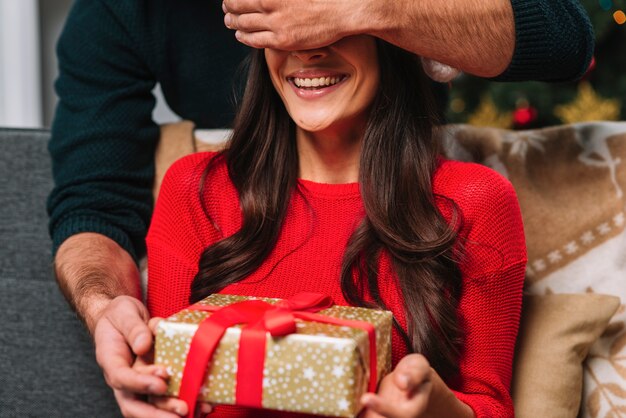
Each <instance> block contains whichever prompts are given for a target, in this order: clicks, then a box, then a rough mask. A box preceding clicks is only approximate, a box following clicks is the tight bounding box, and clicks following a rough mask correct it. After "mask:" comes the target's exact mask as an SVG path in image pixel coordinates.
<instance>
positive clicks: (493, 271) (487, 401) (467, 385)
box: [450, 163, 526, 418]
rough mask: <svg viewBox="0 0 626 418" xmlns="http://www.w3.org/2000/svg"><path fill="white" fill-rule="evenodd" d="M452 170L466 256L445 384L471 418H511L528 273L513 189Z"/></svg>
mask: <svg viewBox="0 0 626 418" xmlns="http://www.w3.org/2000/svg"><path fill="white" fill-rule="evenodd" d="M452 164H454V165H457V166H459V167H462V169H461V170H460V171H459V172H460V173H462V174H461V175H458V174H457V175H456V176H455V177H456V178H458V179H462V180H460V181H458V182H451V183H450V185H451V187H452V188H454V189H455V191H454V192H453V193H454V200H455V202H456V203H457V205H458V206H459V209H460V211H461V213H462V216H463V222H464V224H463V230H462V233H461V237H462V238H461V240H462V243H463V247H464V252H465V255H464V259H463V260H462V262H461V272H462V274H463V288H462V294H461V298H460V301H459V308H458V311H459V320H460V322H461V325H462V328H463V332H464V336H463V337H464V347H463V350H462V353H461V357H460V362H459V378H458V380H457V381H453V382H450V386H451V387H452V388H453V389H454V390H455V393H456V395H457V397H458V398H459V399H460V400H461V401H463V402H465V403H466V404H468V405H469V406H470V407H471V408H472V409H473V410H474V413H475V414H476V417H477V418H482V417H490V418H491V417H498V418H505V417H507V418H508V417H513V416H514V414H513V402H512V399H511V396H510V393H509V390H510V383H511V375H512V367H513V353H514V348H515V341H516V337H517V331H518V326H519V320H520V313H521V304H522V287H523V281H524V271H525V267H526V247H525V239H524V231H523V225H522V218H521V213H520V208H519V204H518V201H517V197H516V195H515V192H514V190H513V187H512V186H511V184H510V183H509V182H508V181H507V180H506V179H504V178H503V177H501V176H500V175H499V174H497V173H495V172H493V171H491V170H490V169H488V168H486V167H482V166H478V165H474V164H465V163H452ZM457 173H458V172H457ZM467 179H470V180H467Z"/></svg>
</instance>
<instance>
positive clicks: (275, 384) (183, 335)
mask: <svg viewBox="0 0 626 418" xmlns="http://www.w3.org/2000/svg"><path fill="white" fill-rule="evenodd" d="M247 299H261V300H264V301H266V302H268V303H276V302H277V301H278V300H279V299H267V298H250V297H245V296H234V295H218V294H215V295H211V296H209V297H208V298H206V299H204V300H203V301H201V302H199V303H201V304H206V305H212V306H227V305H230V304H231V303H234V302H239V301H242V300H247ZM318 313H319V314H322V315H327V316H331V317H335V318H342V319H350V320H360V321H367V322H369V323H371V324H372V325H374V327H375V328H376V347H377V348H376V350H377V369H378V370H377V376H378V380H379V381H380V379H381V378H382V376H384V375H385V374H387V373H388V372H389V370H390V368H391V328H392V325H391V324H392V315H391V312H388V311H381V310H374V309H365V308H355V307H347V306H332V307H331V308H328V309H324V310H322V311H320V312H318ZM209 315H211V313H209V312H203V311H197V310H187V309H185V310H182V311H180V312H178V313H177V314H175V315H173V316H171V317H169V318H167V319H165V320H163V321H161V322H160V324H159V326H158V329H157V334H156V343H155V364H160V365H163V366H165V367H166V368H167V371H168V373H169V375H170V376H171V377H170V380H169V387H168V395H170V396H178V391H179V388H180V383H181V379H182V374H183V369H184V365H185V358H186V356H187V352H188V351H189V345H190V343H191V338H192V336H193V334H194V333H195V331H196V329H197V327H198V324H199V323H200V322H201V321H202V320H203V319H204V318H206V317H207V316H209ZM240 334H241V328H240V326H233V327H230V328H228V329H227V330H226V332H225V333H224V336H223V337H222V339H221V341H220V343H219V345H218V346H217V348H216V350H215V353H214V354H213V357H212V359H211V363H210V364H209V372H208V375H207V379H206V381H205V383H204V386H203V387H202V389H201V393H200V396H199V398H198V400H203V401H207V402H211V403H217V404H235V403H236V402H235V388H236V372H237V353H238V349H239V336H240ZM368 344H369V342H368V337H367V333H366V332H365V331H363V330H361V329H356V328H350V327H343V326H335V325H328V324H321V323H316V322H308V321H301V320H296V333H294V334H290V335H287V336H284V337H276V338H274V337H272V336H271V335H269V334H268V338H267V346H266V351H265V367H264V370H263V376H264V378H263V407H264V408H266V409H276V410H283V411H293V412H304V413H310V414H317V415H326V416H338V417H354V416H356V415H357V414H358V413H359V410H360V405H359V399H360V397H361V395H362V394H363V393H365V392H366V390H367V384H368V380H369V345H368Z"/></svg>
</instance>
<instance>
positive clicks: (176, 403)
mask: <svg viewBox="0 0 626 418" xmlns="http://www.w3.org/2000/svg"><path fill="white" fill-rule="evenodd" d="M150 402H151V403H153V404H154V406H156V407H157V408H159V409H163V410H165V411H169V412H172V413H174V414H176V415H180V416H185V415H187V413H188V412H189V408H187V403H186V402H185V401H181V400H180V399H176V398H171V397H169V396H158V397H156V396H155V397H153V398H152V399H150Z"/></svg>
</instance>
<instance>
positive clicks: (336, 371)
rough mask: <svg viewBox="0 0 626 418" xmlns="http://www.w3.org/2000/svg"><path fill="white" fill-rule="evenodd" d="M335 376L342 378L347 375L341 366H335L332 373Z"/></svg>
mask: <svg viewBox="0 0 626 418" xmlns="http://www.w3.org/2000/svg"><path fill="white" fill-rule="evenodd" d="M332 374H333V376H335V377H336V378H340V377H342V376H343V375H344V374H345V371H344V370H343V368H342V367H341V366H334V367H333V371H332Z"/></svg>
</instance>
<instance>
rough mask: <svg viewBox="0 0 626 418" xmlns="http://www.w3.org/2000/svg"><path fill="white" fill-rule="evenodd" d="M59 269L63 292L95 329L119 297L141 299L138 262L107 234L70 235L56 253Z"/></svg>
mask: <svg viewBox="0 0 626 418" xmlns="http://www.w3.org/2000/svg"><path fill="white" fill-rule="evenodd" d="M55 273H56V277H57V282H58V283H59V287H60V288H61V291H62V292H63V295H64V296H65V298H66V299H67V301H68V303H69V304H70V305H71V306H72V308H73V309H74V310H75V311H76V313H77V314H78V316H79V317H80V318H81V319H82V320H83V322H84V323H85V325H86V326H87V328H88V329H89V331H90V332H92V333H93V330H94V327H95V324H96V322H97V321H98V319H99V318H100V316H101V315H102V313H103V311H104V309H105V308H106V306H107V305H108V304H109V303H110V302H111V301H112V300H113V299H115V297H117V296H121V295H128V296H133V297H135V298H138V299H141V289H140V285H139V273H138V270H137V267H136V265H135V262H134V261H133V259H132V257H131V256H130V255H129V254H128V253H127V252H126V251H125V250H124V249H123V248H122V247H120V246H119V245H118V244H117V243H116V242H115V241H113V240H111V239H110V238H108V237H106V236H104V235H100V234H96V233H81V234H77V235H74V236H72V237H70V238H68V239H67V240H66V241H65V242H63V244H62V245H61V246H60V247H59V251H58V252H57V254H56V257H55Z"/></svg>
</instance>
